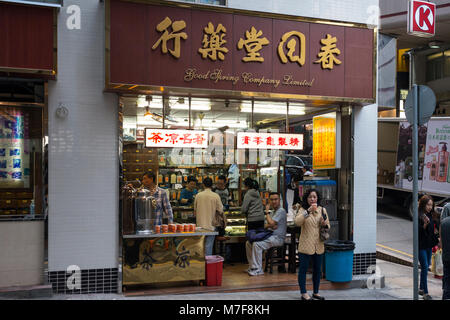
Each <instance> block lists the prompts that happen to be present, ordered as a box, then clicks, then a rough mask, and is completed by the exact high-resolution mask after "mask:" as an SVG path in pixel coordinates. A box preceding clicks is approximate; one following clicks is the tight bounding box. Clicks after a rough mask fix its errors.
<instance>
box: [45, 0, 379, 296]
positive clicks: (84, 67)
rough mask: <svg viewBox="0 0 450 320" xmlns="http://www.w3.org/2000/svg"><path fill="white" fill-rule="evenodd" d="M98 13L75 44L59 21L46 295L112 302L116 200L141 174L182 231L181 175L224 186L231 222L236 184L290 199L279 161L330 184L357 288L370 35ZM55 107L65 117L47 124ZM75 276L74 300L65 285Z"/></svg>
mask: <svg viewBox="0 0 450 320" xmlns="http://www.w3.org/2000/svg"><path fill="white" fill-rule="evenodd" d="M94 2H95V1H94ZM94 2H86V3H84V4H83V5H80V7H81V9H82V11H81V12H82V17H84V18H82V20H81V21H82V25H81V28H80V29H77V30H68V29H67V27H66V24H65V19H62V18H61V17H62V16H65V13H64V12H63V10H61V11H60V13H59V16H60V19H59V20H58V44H59V50H58V57H59V60H58V61H59V68H58V78H57V80H56V81H51V82H50V83H49V257H48V271H49V273H48V275H49V281H50V283H52V284H53V287H54V290H55V291H56V292H66V293H72V292H117V291H120V290H121V289H122V284H123V283H122V281H123V282H125V281H126V272H128V271H129V270H128V268H129V265H128V264H127V263H126V261H124V260H125V254H126V249H125V251H124V248H125V247H126V246H127V244H126V242H122V241H123V239H124V237H123V236H124V234H126V233H124V226H125V224H124V223H123V222H124V221H123V220H122V218H123V211H122V204H123V203H122V202H121V191H122V187H123V186H124V185H125V184H127V183H129V182H133V181H136V179H140V178H141V176H142V174H143V173H144V172H148V171H152V172H155V173H157V179H158V184H159V185H160V186H162V187H164V188H166V189H167V192H168V194H169V197H170V199H171V200H172V201H173V202H172V203H173V215H174V218H175V219H177V220H178V222H180V223H191V222H192V221H193V220H192V219H193V216H192V209H191V208H186V207H185V206H181V205H177V203H178V201H179V196H180V191H181V188H182V187H184V185H185V183H186V182H187V178H188V177H189V176H194V177H196V178H197V181H198V182H200V181H203V180H204V179H205V177H211V178H212V179H213V181H216V180H217V179H218V177H219V176H221V175H225V176H226V177H227V178H228V181H229V182H230V184H229V187H230V198H231V199H230V202H229V203H228V206H229V208H228V210H227V214H228V215H230V216H232V215H233V213H237V212H239V207H240V204H241V203H242V192H241V191H242V190H241V185H242V181H243V180H244V179H245V177H247V176H248V177H252V178H253V179H255V180H257V181H258V182H259V184H260V189H261V193H262V198H263V199H265V198H266V195H267V193H268V192H271V191H275V192H280V193H281V194H282V197H283V200H286V199H285V194H286V188H287V185H288V184H289V177H290V174H291V173H292V172H289V171H288V170H287V167H286V160H287V158H288V157H289V154H294V155H295V154H296V155H301V156H302V157H303V158H305V159H308V157H309V159H311V163H312V164H313V167H314V170H315V172H317V175H318V176H322V177H323V178H325V177H329V178H330V179H331V180H334V181H336V184H337V188H336V189H337V190H338V191H337V193H336V195H335V199H330V200H335V202H334V205H335V212H336V218H335V221H336V222H337V224H339V225H340V226H339V228H338V230H339V232H338V233H337V234H336V238H340V239H353V241H355V243H356V250H355V264H354V265H355V268H354V274H361V273H365V272H366V269H367V267H368V266H369V265H372V264H375V252H376V250H375V234H376V232H375V230H376V229H375V228H376V223H375V221H376V220H375V217H376V205H375V196H374V194H375V193H374V192H373V194H372V193H371V192H372V191H375V188H376V175H375V172H376V171H375V168H376V162H374V163H373V164H372V161H373V160H372V159H375V158H374V157H372V158H371V155H372V154H376V153H375V152H376V148H375V147H374V146H375V145H376V143H374V142H375V141H376V94H375V91H376V81H375V80H376V70H375V65H376V49H375V48H376V39H377V33H376V29H374V28H373V27H368V26H367V25H364V24H362V23H355V22H354V21H353V22H349V21H348V19H350V18H347V20H345V19H343V21H340V22H336V21H329V20H326V21H324V20H323V19H324V17H321V16H320V15H317V16H315V17H314V18H299V17H297V16H292V15H288V13H289V12H288V11H286V10H281V9H280V11H278V13H277V14H273V13H267V12H260V13H255V12H253V11H250V9H251V8H239V9H240V10H237V8H232V7H228V8H226V7H225V8H224V7H220V6H219V7H216V6H214V7H211V6H200V5H187V4H183V5H181V4H180V3H178V2H155V1H148V2H142V1H137V2H131V1H118V0H117V1H116V0H111V1H106V2H105V3H104V4H99V3H98V2H95V3H94ZM71 4H72V3H71V2H70V1H67V3H66V2H65V3H64V7H63V8H65V7H67V6H70V5H71ZM229 5H230V6H231V4H229ZM249 5H250V4H249ZM349 16H350V15H349ZM83 19H85V20H83ZM91 19H92V20H91ZM319 19H320V20H321V21H319ZM350 21H351V20H350ZM83 23H84V24H83ZM105 47H106V48H105ZM105 49H106V50H105ZM60 106H64V107H66V108H67V110H68V114H67V117H64V118H61V117H57V116H56V110H57V108H58V107H60ZM321 121H322V122H321ZM321 123H322V124H321ZM327 128H328V129H330V131H333V130H334V131H333V132H334V135H333V134H331V135H330V134H328V135H327V134H326V133H325V134H324V133H323V132H324V131H325V132H329V131H327ZM314 129H316V135H315V140H314V137H312V136H313V135H312V133H313V132H314ZM372 129H373V130H372ZM321 130H322V131H321ZM321 134H322V136H321V137H323V138H322V139H318V137H319V136H320V135H321ZM327 139H328V140H327ZM371 141H372V143H371ZM314 143H315V144H314ZM320 144H322V147H321V148H318V145H320ZM372 149H373V150H372ZM236 169H237V170H236ZM294 169H295V168H294ZM371 169H373V170H371ZM352 172H353V175H352ZM372 173H373V174H372ZM372 180H373V181H372ZM371 182H373V183H371ZM232 184H233V185H232ZM231 185H232V186H231ZM372 198H373V201H372ZM372 202H373V203H372ZM371 203H372V204H373V207H372V205H371ZM241 220H242V217H237V218H235V219H233V218H231V219H230V221H232V223H231V225H230V226H229V228H228V230H227V233H228V235H230V236H231V238H232V239H233V240H232V241H231V243H230V244H231V245H233V244H234V243H239V242H240V240H239V239H242V238H243V233H244V232H245V231H244V230H245V222H243V221H241ZM230 227H231V228H230ZM243 227H244V228H243ZM164 245H165V244H164ZM203 258H204V257H203ZM199 261H200V262H199V264H202V263H203V262H202V260H201V259H200V260H199ZM124 262H125V263H124ZM70 266H75V269H76V270H79V271H80V275H81V289H78V288H75V289H74V288H73V287H72V289H70V288H68V286H67V280H68V278H69V277H70V276H71V275H72V273H71V272H68V268H69V267H70ZM125 269H126V270H125ZM70 270H74V269H70ZM124 277H125V278H124Z"/></svg>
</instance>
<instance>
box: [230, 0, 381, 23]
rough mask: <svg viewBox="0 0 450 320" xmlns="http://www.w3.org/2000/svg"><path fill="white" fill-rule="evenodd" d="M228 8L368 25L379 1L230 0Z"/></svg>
mask: <svg viewBox="0 0 450 320" xmlns="http://www.w3.org/2000/svg"><path fill="white" fill-rule="evenodd" d="M228 6H229V7H231V8H236V9H245V10H257V11H265V12H273V13H280V14H289V15H297V16H300V17H311V18H321V19H330V20H337V21H348V22H357V23H367V22H368V21H369V20H373V19H372V16H373V14H374V11H373V10H374V6H375V7H377V6H378V0H341V1H336V0H302V1H298V0H276V1H261V0H246V1H242V0H228Z"/></svg>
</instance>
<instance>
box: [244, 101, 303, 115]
mask: <svg viewBox="0 0 450 320" xmlns="http://www.w3.org/2000/svg"><path fill="white" fill-rule="evenodd" d="M286 109H287V106H286V105H282V106H280V105H272V104H264V105H263V104H259V105H256V104H255V106H254V108H253V113H264V114H282V113H284V114H286ZM241 112H246V113H251V112H252V106H251V105H248V104H244V105H241ZM289 114H290V115H298V116H303V115H304V114H305V107H304V105H293V106H291V105H290V106H289Z"/></svg>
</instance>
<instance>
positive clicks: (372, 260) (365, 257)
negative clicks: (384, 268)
mask: <svg viewBox="0 0 450 320" xmlns="http://www.w3.org/2000/svg"><path fill="white" fill-rule="evenodd" d="M376 262H377V254H376V252H374V253H356V254H354V255H353V275H363V274H367V268H369V267H370V266H374V265H375V264H376Z"/></svg>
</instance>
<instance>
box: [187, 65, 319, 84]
mask: <svg viewBox="0 0 450 320" xmlns="http://www.w3.org/2000/svg"><path fill="white" fill-rule="evenodd" d="M241 79H242V82H243V83H245V84H257V85H258V87H260V86H261V85H271V86H273V87H274V88H277V87H278V86H279V85H280V84H281V85H285V86H300V87H312V85H313V83H314V79H312V80H311V81H307V80H301V81H300V80H295V79H294V77H293V76H292V75H285V76H284V77H283V80H281V79H268V78H265V77H264V76H262V77H259V76H255V75H253V74H252V73H250V72H243V73H241V75H224V74H223V71H222V69H214V70H212V71H211V70H208V71H207V72H204V73H199V72H198V71H197V69H195V68H190V69H186V72H185V75H184V81H186V82H191V81H193V80H210V81H213V82H214V83H217V82H219V81H230V82H232V83H233V85H235V84H236V83H238V82H239V81H240V80H241Z"/></svg>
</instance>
